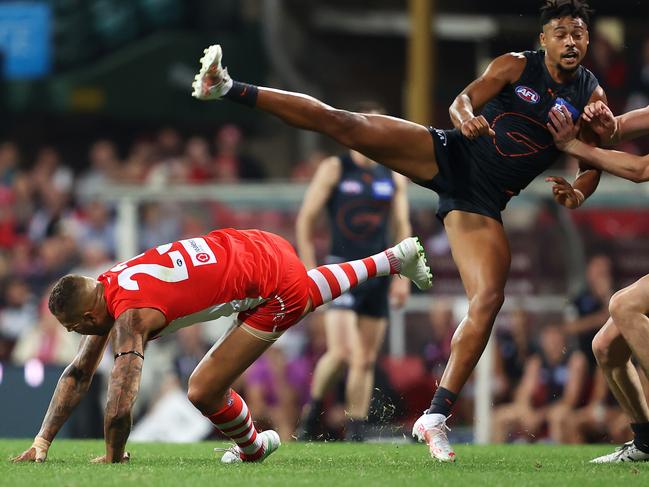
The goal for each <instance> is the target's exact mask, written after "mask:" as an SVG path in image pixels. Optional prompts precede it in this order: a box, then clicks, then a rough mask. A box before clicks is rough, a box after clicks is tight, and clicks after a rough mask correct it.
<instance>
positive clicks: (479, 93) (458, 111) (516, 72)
mask: <svg viewBox="0 0 649 487" xmlns="http://www.w3.org/2000/svg"><path fill="white" fill-rule="evenodd" d="M526 63H527V60H526V58H525V56H524V55H523V54H521V53H513V52H512V53H508V54H503V55H502V56H498V57H497V58H496V59H494V60H493V61H492V62H491V63H490V64H489V66H487V69H486V70H485V72H484V73H483V74H482V76H480V77H479V78H478V79H476V80H474V81H473V82H471V83H470V84H469V85H468V86H467V87H466V88H464V90H462V92H461V93H460V94H459V95H458V96H457V97H456V98H455V100H454V101H453V103H452V104H451V107H450V108H449V114H450V115H451V121H452V122H453V126H454V127H455V128H457V129H460V128H461V127H462V124H463V123H464V122H466V121H468V120H470V119H471V118H473V117H474V116H475V113H476V112H478V111H480V109H482V107H483V106H484V105H485V104H486V103H487V102H488V101H489V100H491V99H492V98H494V97H495V96H496V95H497V94H498V93H500V91H501V90H502V89H503V88H504V87H505V86H507V85H508V84H510V83H514V82H515V81H516V80H517V79H519V78H520V77H521V74H523V70H524V69H525V65H526Z"/></svg>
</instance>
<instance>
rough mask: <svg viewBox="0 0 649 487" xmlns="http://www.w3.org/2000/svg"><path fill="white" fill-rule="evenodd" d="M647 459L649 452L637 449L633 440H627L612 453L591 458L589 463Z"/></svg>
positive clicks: (643, 460) (644, 460) (648, 459)
mask: <svg viewBox="0 0 649 487" xmlns="http://www.w3.org/2000/svg"><path fill="white" fill-rule="evenodd" d="M646 461H649V453H645V452H643V451H642V450H638V447H637V446H635V443H633V440H631V441H627V442H626V443H625V444H624V445H622V446H621V447H619V448H618V449H616V450H615V451H614V452H613V453H609V454H608V455H603V456H601V457H597V458H593V459H592V460H591V461H590V463H620V462H646Z"/></svg>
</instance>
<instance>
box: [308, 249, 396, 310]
mask: <svg viewBox="0 0 649 487" xmlns="http://www.w3.org/2000/svg"><path fill="white" fill-rule="evenodd" d="M400 271H401V262H400V261H399V259H397V257H396V256H395V255H394V252H392V249H388V250H384V251H383V252H381V253H380V254H376V255H373V256H371V257H366V258H364V259H361V260H353V261H351V262H343V263H342V264H330V265H323V266H320V267H316V268H315V269H311V270H310V271H309V272H308V273H307V274H308V276H309V279H310V281H309V296H310V298H311V303H312V304H313V308H314V309H315V308H317V307H318V306H321V305H323V304H326V303H328V302H330V301H332V300H334V299H336V298H337V297H338V296H340V295H341V294H342V293H344V292H347V291H349V290H350V289H351V288H353V287H356V286H358V285H359V284H361V283H363V282H365V281H367V280H368V279H371V278H373V277H378V276H388V275H390V274H398V273H399V272H400Z"/></svg>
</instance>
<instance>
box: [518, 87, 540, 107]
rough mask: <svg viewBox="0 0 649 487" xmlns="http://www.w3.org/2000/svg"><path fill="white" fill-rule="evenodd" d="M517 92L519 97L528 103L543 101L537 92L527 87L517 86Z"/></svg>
mask: <svg viewBox="0 0 649 487" xmlns="http://www.w3.org/2000/svg"><path fill="white" fill-rule="evenodd" d="M515 91H516V94H517V95H518V97H519V98H520V99H521V100H523V101H526V102H527V103H538V102H539V100H540V99H541V97H540V96H539V94H538V93H537V92H536V91H534V90H533V89H532V88H528V87H527V86H517V87H516V90H515Z"/></svg>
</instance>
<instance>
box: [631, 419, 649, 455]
mask: <svg viewBox="0 0 649 487" xmlns="http://www.w3.org/2000/svg"><path fill="white" fill-rule="evenodd" d="M631 429H632V430H633V435H634V436H635V438H634V439H633V444H634V445H635V446H636V448H637V449H638V450H640V451H641V452H644V453H649V423H631Z"/></svg>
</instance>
